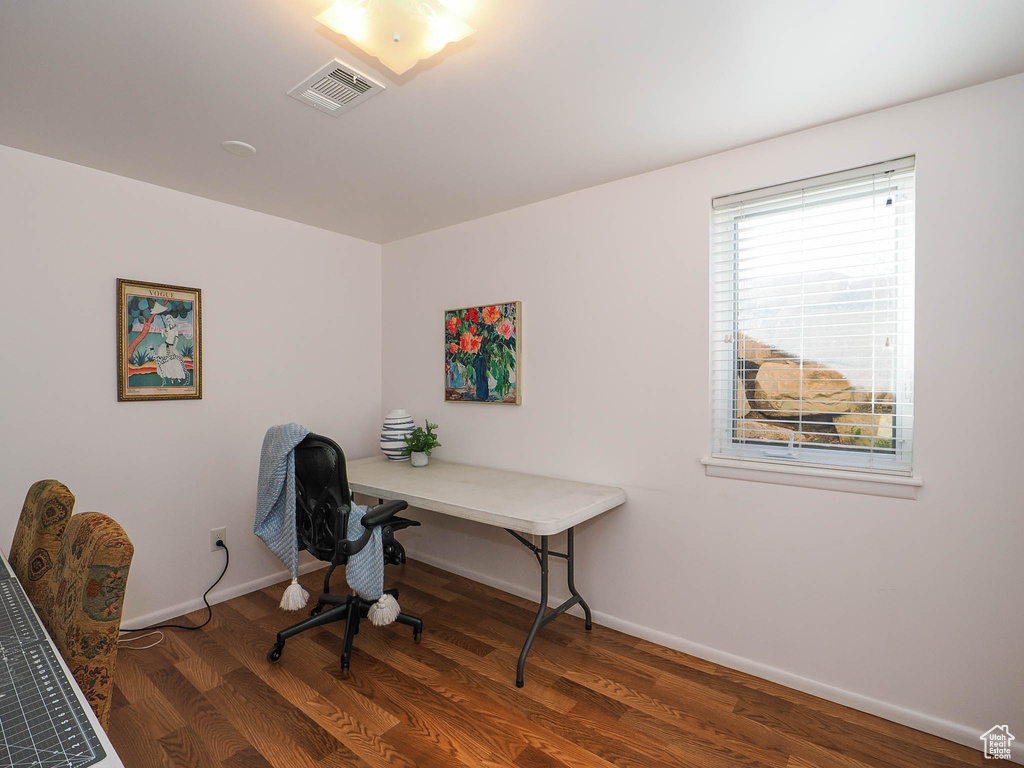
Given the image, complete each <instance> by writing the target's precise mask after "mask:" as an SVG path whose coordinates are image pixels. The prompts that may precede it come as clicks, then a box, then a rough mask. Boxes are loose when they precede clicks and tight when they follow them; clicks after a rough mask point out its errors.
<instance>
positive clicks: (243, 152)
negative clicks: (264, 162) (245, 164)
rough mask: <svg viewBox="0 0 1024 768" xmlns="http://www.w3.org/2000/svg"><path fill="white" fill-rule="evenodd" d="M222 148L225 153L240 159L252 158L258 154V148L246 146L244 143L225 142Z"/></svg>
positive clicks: (250, 145)
mask: <svg viewBox="0 0 1024 768" xmlns="http://www.w3.org/2000/svg"><path fill="white" fill-rule="evenodd" d="M221 146H222V147H224V150H225V151H227V152H230V153H231V154H232V155H238V156H239V157H252V156H253V155H255V154H256V147H254V146H253V145H252V144H246V143H245V142H244V141H225V142H224V143H223V144H221Z"/></svg>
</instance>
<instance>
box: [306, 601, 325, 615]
mask: <svg viewBox="0 0 1024 768" xmlns="http://www.w3.org/2000/svg"><path fill="white" fill-rule="evenodd" d="M323 609H324V607H323V606H322V605H321V604H320V603H317V604H316V605H314V606H313V607H312V608H310V609H309V615H310V616H319V615H320V613H321V612H322V611H323Z"/></svg>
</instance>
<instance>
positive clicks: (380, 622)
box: [366, 592, 402, 627]
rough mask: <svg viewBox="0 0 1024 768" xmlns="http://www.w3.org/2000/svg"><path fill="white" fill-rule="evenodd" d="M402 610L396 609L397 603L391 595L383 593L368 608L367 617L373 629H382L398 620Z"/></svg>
mask: <svg viewBox="0 0 1024 768" xmlns="http://www.w3.org/2000/svg"><path fill="white" fill-rule="evenodd" d="M401 612H402V609H401V608H399V607H398V601H397V600H395V598H394V597H393V596H392V595H389V594H388V593H387V592H385V593H384V594H383V595H381V596H380V599H379V600H378V601H377V602H376V603H374V604H373V605H371V606H370V610H369V611H368V612H367V614H366V615H367V617H368V618H369V619H370V621H372V622H373V626H375V627H383V626H385V625H387V624H390V623H391V622H393V621H394V620H395V619H397V618H398V614H400V613H401Z"/></svg>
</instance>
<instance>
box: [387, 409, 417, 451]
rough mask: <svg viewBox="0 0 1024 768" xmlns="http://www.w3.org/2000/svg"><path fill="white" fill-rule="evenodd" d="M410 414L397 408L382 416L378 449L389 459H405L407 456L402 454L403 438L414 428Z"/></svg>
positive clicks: (403, 448) (403, 447)
mask: <svg viewBox="0 0 1024 768" xmlns="http://www.w3.org/2000/svg"><path fill="white" fill-rule="evenodd" d="M415 428H416V427H415V425H414V423H413V420H412V416H410V415H409V412H408V411H403V410H402V409H398V410H395V411H391V413H389V414H388V415H387V416H385V417H384V428H383V429H382V430H381V433H380V449H381V450H382V451H384V455H385V456H387V457H388V458H389V459H390V460H391V461H405V460H406V459H408V458H409V457H408V456H403V455H402V451H404V450H405V438H406V436H407V435H411V434H412V431H413V430H414V429H415Z"/></svg>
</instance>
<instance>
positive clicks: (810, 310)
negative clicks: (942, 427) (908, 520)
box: [711, 158, 914, 474]
mask: <svg viewBox="0 0 1024 768" xmlns="http://www.w3.org/2000/svg"><path fill="white" fill-rule="evenodd" d="M713 209H714V213H713V226H712V240H711V259H712V272H711V332H712V338H711V384H712V400H713V402H712V453H713V455H716V456H726V457H732V458H737V457H739V458H744V457H746V458H755V459H760V460H766V459H767V460H778V461H785V462H788V463H794V462H795V463H806V464H810V465H814V466H834V467H843V468H855V469H865V470H870V471H876V472H897V473H904V474H909V473H910V470H911V447H912V438H913V352H914V328H913V318H914V159H913V158H905V159H903V160H898V161H891V162H888V163H883V164H880V165H878V166H871V167H868V168H859V169H855V170H853V171H846V172H843V173H839V174H833V175H830V176H825V177H818V178H815V179H809V180H807V181H804V182H797V183H793V184H786V185H782V186H779V187H773V188H769V189H763V190H756V191H753V192H747V193H742V194H739V195H730V196H729V197H725V198H719V199H716V200H714V201H713Z"/></svg>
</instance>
